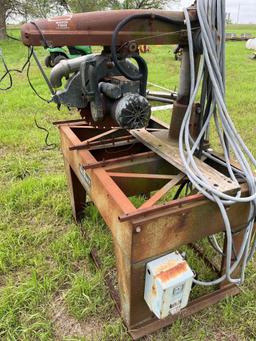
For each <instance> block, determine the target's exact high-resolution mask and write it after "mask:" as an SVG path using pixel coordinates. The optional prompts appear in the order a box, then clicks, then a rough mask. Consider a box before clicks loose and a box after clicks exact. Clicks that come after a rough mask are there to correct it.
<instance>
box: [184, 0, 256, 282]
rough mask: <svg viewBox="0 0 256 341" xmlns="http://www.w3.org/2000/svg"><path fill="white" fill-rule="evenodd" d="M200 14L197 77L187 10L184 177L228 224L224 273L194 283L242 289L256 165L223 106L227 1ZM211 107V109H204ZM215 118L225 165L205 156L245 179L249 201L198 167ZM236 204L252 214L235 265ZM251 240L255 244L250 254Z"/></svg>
mask: <svg viewBox="0 0 256 341" xmlns="http://www.w3.org/2000/svg"><path fill="white" fill-rule="evenodd" d="M197 12H198V18H199V22H200V27H201V38H202V47H203V58H202V61H201V64H200V67H199V71H198V75H196V74H195V62H194V44H193V37H192V30H191V25H190V19H189V15H188V11H187V10H186V9H184V14H185V22H186V25H187V31H188V41H189V53H190V72H191V91H190V94H191V96H190V102H189V105H188V109H187V112H186V114H185V117H184V120H183V123H182V127H181V131H180V138H179V151H180V156H181V159H182V161H183V164H184V167H185V171H186V174H187V176H188V178H189V180H190V181H191V183H192V185H193V186H194V187H195V188H196V189H197V190H198V191H199V192H200V193H202V194H203V195H205V196H206V197H207V198H208V199H209V200H211V201H213V202H215V203H216V204H217V205H218V207H219V209H220V212H221V215H222V217H223V221H224V225H225V230H226V238H227V243H226V251H225V252H223V253H225V257H226V264H225V265H226V266H225V269H226V272H225V274H224V275H223V276H221V277H220V278H218V279H216V280H214V281H210V282H206V281H199V280H196V279H194V282H195V283H196V284H199V285H204V286H209V285H215V284H219V283H221V282H222V281H224V280H227V281H229V282H231V283H236V284H241V283H242V282H243V281H244V273H245V268H246V265H247V263H248V261H249V260H250V259H251V258H252V257H253V254H254V252H255V249H256V238H255V236H253V232H254V218H255V207H256V183H255V177H254V175H253V171H252V169H251V167H250V164H249V162H248V159H249V160H250V161H251V163H252V164H253V165H254V166H255V167H256V160H255V159H254V157H253V156H252V154H251V153H250V151H249V150H248V148H247V147H246V145H245V143H244V141H243V140H242V138H241V137H240V135H239V134H238V132H237V131H236V129H235V127H234V125H233V123H232V120H231V118H230V116H229V114H228V110H227V107H226V104H225V15H226V14H225V0H207V1H205V0H198V1H197ZM202 81H203V92H202V96H201V106H202V110H203V112H205V117H204V122H203V124H202V127H201V131H200V134H199V136H198V138H197V139H196V141H193V139H192V138H191V136H190V132H189V129H190V127H189V125H190V119H191V115H192V108H193V104H194V101H195V99H196V96H197V93H198V91H199V88H200V85H201V82H202ZM207 105H208V110H206V107H207ZM212 118H213V119H214V122H215V127H216V130H217V133H218V137H219V140H220V143H221V146H222V149H223V152H224V158H225V162H223V161H220V160H218V159H216V158H214V156H211V155H210V154H209V153H207V152H203V154H204V155H206V156H208V157H210V158H212V159H214V160H215V161H217V162H219V163H220V164H222V165H225V167H226V168H227V171H228V173H229V176H230V178H231V179H232V181H233V182H235V183H237V184H239V178H240V179H241V176H242V177H243V178H244V179H245V180H246V182H247V185H248V189H249V196H248V197H242V195H241V191H238V193H237V194H236V195H235V196H231V195H228V194H225V193H222V192H221V191H219V190H218V188H217V187H214V186H212V185H211V184H210V183H209V181H208V180H207V179H206V178H205V176H204V175H203V174H202V173H201V172H200V170H199V169H198V167H197V165H196V163H195V159H194V157H195V156H194V154H195V153H196V152H197V151H198V149H199V146H200V142H201V140H202V139H203V138H204V136H206V135H207V131H208V128H209V124H210V121H211V119H212ZM229 148H230V149H231V150H232V151H233V153H234V155H235V157H236V159H237V160H238V163H239V165H240V168H241V171H237V170H236V169H235V168H234V167H232V166H231V164H230V159H229ZM237 203H248V204H249V206H250V210H249V214H248V224H247V226H246V228H245V230H244V231H245V232H244V237H243V241H242V244H241V247H240V250H237V251H238V253H237V255H236V260H235V261H234V262H233V259H232V251H233V250H234V245H233V244H234V243H233V235H232V228H231V225H230V221H229V217H228V214H227V211H226V207H227V206H231V205H234V204H237ZM253 239H254V243H253V245H252V248H251V249H250V246H251V244H252V241H253ZM213 243H214V244H215V246H216V249H217V250H221V249H220V247H219V245H218V243H217V240H216V238H213ZM241 262H242V265H241ZM238 266H241V273H240V277H239V278H232V274H233V273H234V271H235V270H236V269H237V268H238Z"/></svg>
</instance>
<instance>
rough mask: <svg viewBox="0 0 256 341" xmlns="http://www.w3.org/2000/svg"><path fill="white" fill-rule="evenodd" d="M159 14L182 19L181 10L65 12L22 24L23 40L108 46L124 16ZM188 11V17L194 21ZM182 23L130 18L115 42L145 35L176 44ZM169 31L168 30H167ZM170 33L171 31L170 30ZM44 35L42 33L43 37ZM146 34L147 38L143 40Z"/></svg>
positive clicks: (152, 41)
mask: <svg viewBox="0 0 256 341" xmlns="http://www.w3.org/2000/svg"><path fill="white" fill-rule="evenodd" d="M151 13H152V14H154V13H155V14H158V15H162V16H165V17H168V18H170V19H173V20H178V21H179V22H182V21H184V14H183V12H171V11H160V10H118V11H105V12H89V13H78V14H68V15H65V16H61V17H55V18H51V19H41V20H37V21H36V25H37V27H39V29H40V31H41V32H40V31H39V29H38V28H37V27H36V26H35V25H33V24H32V23H28V24H25V25H23V26H22V41H23V43H24V44H25V45H27V46H40V45H42V44H43V41H42V40H43V37H44V39H45V40H46V41H47V42H48V43H49V44H50V45H51V46H67V45H68V46H74V45H94V46H97V45H101V46H110V45H111V41H112V34H113V31H114V30H115V28H116V26H117V25H118V24H119V22H121V21H122V20H123V19H124V18H126V17H128V16H130V15H134V14H151ZM196 19H197V18H196V16H195V15H193V14H192V15H191V20H192V21H196ZM184 32H185V26H180V25H176V24H172V25H171V24H169V23H164V22H160V21H158V20H153V21H150V20H149V19H140V20H133V21H132V22H131V23H129V24H127V25H126V27H125V28H124V30H123V31H122V32H120V34H119V36H118V44H119V45H123V44H124V43H126V42H127V41H130V40H135V39H138V41H139V39H140V38H144V40H143V43H146V44H157V45H159V44H177V43H178V42H179V41H180V40H181V39H182V38H183V36H184ZM167 33H169V34H167ZM170 33H171V34H170ZM42 36H43V37H42ZM145 38H148V39H146V40H145Z"/></svg>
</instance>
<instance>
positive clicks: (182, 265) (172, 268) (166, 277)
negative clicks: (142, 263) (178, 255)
mask: <svg viewBox="0 0 256 341" xmlns="http://www.w3.org/2000/svg"><path fill="white" fill-rule="evenodd" d="M187 269H188V265H187V263H186V262H185V261H182V262H176V261H169V262H167V263H166V264H163V265H161V267H160V268H159V269H158V271H159V273H158V274H157V275H156V278H158V279H159V280H161V281H162V282H168V281H170V280H171V279H173V278H175V277H178V276H179V275H181V274H182V273H184V272H185V271H186V270H187ZM156 271H157V270H156Z"/></svg>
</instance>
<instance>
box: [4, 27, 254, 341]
mask: <svg viewBox="0 0 256 341" xmlns="http://www.w3.org/2000/svg"><path fill="white" fill-rule="evenodd" d="M229 31H231V32H234V31H236V32H238V33H239V32H241V33H245V32H249V33H253V34H255V36H256V27H255V26H250V27H244V26H242V27H237V26H236V27H230V28H229ZM11 34H17V32H16V31H12V32H11ZM0 47H1V48H2V49H3V52H4V56H5V59H6V62H7V63H8V66H9V67H12V68H13V67H17V66H21V65H22V64H23V62H24V61H25V59H26V54H27V51H26V48H25V47H24V46H22V45H21V44H19V43H18V42H14V41H11V40H8V41H5V42H0ZM37 51H38V53H39V56H40V58H42V59H43V57H44V56H45V52H44V51H43V49H37ZM171 51H172V48H170V47H169V48H168V47H153V48H152V51H151V53H150V54H147V55H146V59H147V60H148V62H149V69H150V75H149V80H150V81H151V82H154V83H158V84H160V85H162V86H165V87H167V88H170V89H174V88H177V87H178V72H179V63H178V62H175V61H174V58H173V56H172V53H171ZM249 54H250V52H249V51H247V50H246V49H245V44H244V43H240V42H238V43H236V42H229V43H228V44H227V102H228V106H229V109H230V113H231V116H232V117H233V119H234V121H235V124H236V126H237V127H238V130H239V132H240V133H241V135H242V136H243V137H244V139H245V141H246V142H247V144H248V146H249V147H250V149H251V150H252V151H253V153H254V155H256V143H255V133H256V82H255V75H256V61H252V60H250V59H249V58H248V56H249ZM2 73H3V68H2V65H1V66H0V75H1V74H2ZM31 79H32V82H33V84H34V86H35V87H36V89H37V90H38V91H39V93H40V94H42V95H43V96H45V97H46V98H47V97H49V94H48V93H47V89H46V85H45V84H44V82H43V81H42V78H41V77H40V75H39V72H38V70H37V68H36V67H35V65H34V64H33V65H32V67H31ZM13 81H14V85H13V88H12V89H11V90H9V91H8V92H2V91H0V168H1V173H0V340H106V341H108V340H129V337H128V335H127V333H126V331H125V329H124V328H123V327H122V323H121V321H120V319H119V318H118V316H117V314H116V312H115V309H114V306H113V303H112V301H111V299H110V297H109V295H108V292H107V288H106V287H105V286H104V283H103V272H104V271H107V270H108V269H110V268H111V267H112V266H113V264H114V259H113V255H112V252H111V238H110V235H109V234H108V233H106V226H105V225H104V222H103V221H102V220H101V218H100V216H99V215H98V213H97V211H96V209H95V208H94V207H92V206H89V207H88V208H87V209H86V211H87V212H86V214H87V218H86V219H85V220H84V221H83V223H82V224H81V226H77V225H75V224H74V222H73V219H72V214H71V207H70V204H69V193H68V189H67V185H66V180H65V177H64V168H63V162H62V156H61V151H60V147H59V135H58V131H57V129H55V128H54V127H53V126H52V124H51V122H52V121H56V120H63V119H73V118H77V117H78V114H77V113H76V112H69V111H68V110H67V109H65V108H62V109H61V111H58V110H57V109H56V107H55V106H54V105H53V104H47V103H44V102H42V101H40V99H38V98H37V97H36V96H35V95H34V94H33V92H32V90H31V89H30V87H29V86H28V83H27V80H26V75H25V73H23V74H15V75H14V76H13ZM6 84H7V83H6ZM3 86H4V84H1V87H3ZM34 117H36V118H37V120H38V122H39V124H41V125H43V126H45V127H47V129H49V131H50V142H52V143H56V145H57V148H55V149H53V150H46V149H45V148H44V137H45V134H44V132H42V131H41V130H38V129H37V128H36V127H35V125H34ZM159 117H160V118H162V119H164V120H165V121H166V122H169V120H170V117H169V114H167V113H161V114H159ZM214 141H215V139H214ZM215 144H216V143H215ZM216 147H217V145H216ZM93 245H96V247H98V248H100V249H101V254H102V256H103V257H102V258H103V259H104V271H102V272H101V271H97V270H96V269H95V267H94V265H93V263H92V261H91V259H90V250H91V248H92V246H93ZM255 270H256V263H255V260H254V262H253V263H252V264H251V265H250V266H249V268H248V271H247V280H246V283H245V285H244V286H243V288H242V291H243V294H242V295H240V296H239V297H235V298H232V299H227V300H226V301H224V302H222V303H221V304H218V305H216V306H213V307H211V308H209V309H206V310H204V311H203V312H201V313H199V314H196V315H194V316H193V317H191V318H188V319H186V320H183V321H177V322H176V323H175V324H174V325H173V326H172V327H170V328H167V329H166V330H164V331H162V332H160V333H158V334H155V335H154V336H151V337H148V338H147V340H155V341H163V340H170V341H171V340H174V341H183V340H187V341H188V340H190V341H192V340H193V341H198V340H216V341H219V340H232V341H235V340H237V341H242V340H256V323H255V321H256V304H255V297H256V285H255V277H256V274H255Z"/></svg>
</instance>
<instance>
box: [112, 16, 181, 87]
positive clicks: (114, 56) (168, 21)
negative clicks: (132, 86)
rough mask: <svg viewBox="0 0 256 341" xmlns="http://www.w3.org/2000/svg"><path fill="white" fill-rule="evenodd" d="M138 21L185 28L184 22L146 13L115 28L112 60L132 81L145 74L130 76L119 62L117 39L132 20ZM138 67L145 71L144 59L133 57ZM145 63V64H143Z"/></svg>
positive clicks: (128, 18)
mask: <svg viewBox="0 0 256 341" xmlns="http://www.w3.org/2000/svg"><path fill="white" fill-rule="evenodd" d="M137 19H150V20H157V21H161V22H165V23H168V24H171V25H176V26H179V27H183V28H185V24H184V20H174V19H171V18H168V17H165V16H162V15H158V14H154V13H146V14H135V15H130V16H129V17H127V18H125V19H123V20H122V21H121V22H120V23H119V24H118V25H117V26H116V28H115V30H114V32H113V35H112V43H111V54H112V59H113V61H114V63H115V66H116V67H117V69H118V70H119V71H120V73H121V74H122V75H123V76H125V77H126V78H128V79H130V80H132V81H138V80H141V79H142V78H143V76H144V75H143V72H142V73H141V72H139V73H138V74H137V75H133V74H130V73H129V72H127V70H126V69H125V68H124V67H123V66H122V65H121V63H120V61H119V60H118V55H117V48H116V47H117V38H118V34H119V32H120V31H121V30H122V29H123V28H124V27H125V26H126V25H127V24H128V23H129V22H130V21H132V20H137ZM133 58H134V59H135V60H136V61H137V63H138V65H139V71H143V69H144V63H145V61H144V59H143V58H141V57H139V56H136V57H133ZM143 61H144V63H143Z"/></svg>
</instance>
